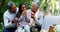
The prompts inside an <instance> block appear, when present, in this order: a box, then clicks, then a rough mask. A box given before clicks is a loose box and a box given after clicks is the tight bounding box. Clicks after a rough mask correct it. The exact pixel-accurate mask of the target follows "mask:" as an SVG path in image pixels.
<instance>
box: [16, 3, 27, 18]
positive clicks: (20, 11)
mask: <svg viewBox="0 0 60 32" xmlns="http://www.w3.org/2000/svg"><path fill="white" fill-rule="evenodd" d="M22 5H25V4H24V3H20V5H19V11H18V13H17V15H16V17H17V18H19V17H20V15H21V13H22V12H23V11H22V10H21V7H22ZM25 6H26V5H25Z"/></svg>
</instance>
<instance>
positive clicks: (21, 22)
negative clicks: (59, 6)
mask: <svg viewBox="0 0 60 32" xmlns="http://www.w3.org/2000/svg"><path fill="white" fill-rule="evenodd" d="M26 14H27V13H26V5H25V4H24V3H22V4H20V5H19V12H18V14H17V16H16V17H17V18H18V29H17V31H18V32H22V30H23V29H24V30H25V32H30V27H29V23H30V20H29V18H27V15H26Z"/></svg>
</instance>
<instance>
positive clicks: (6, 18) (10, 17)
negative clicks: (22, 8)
mask: <svg viewBox="0 0 60 32" xmlns="http://www.w3.org/2000/svg"><path fill="white" fill-rule="evenodd" d="M17 12H18V8H17V9H16V13H10V12H9V10H7V11H6V12H5V13H4V14H3V18H4V26H9V25H11V24H12V22H11V21H12V20H13V19H14V18H15V17H16V14H17Z"/></svg>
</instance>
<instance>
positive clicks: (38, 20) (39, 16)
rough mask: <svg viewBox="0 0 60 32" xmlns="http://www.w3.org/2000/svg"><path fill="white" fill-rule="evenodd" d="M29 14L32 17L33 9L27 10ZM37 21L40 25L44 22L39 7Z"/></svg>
mask: <svg viewBox="0 0 60 32" xmlns="http://www.w3.org/2000/svg"><path fill="white" fill-rule="evenodd" d="M27 16H28V17H31V10H27ZM35 23H36V24H38V25H42V24H43V13H42V12H40V11H39V9H38V10H37V12H36V13H35Z"/></svg>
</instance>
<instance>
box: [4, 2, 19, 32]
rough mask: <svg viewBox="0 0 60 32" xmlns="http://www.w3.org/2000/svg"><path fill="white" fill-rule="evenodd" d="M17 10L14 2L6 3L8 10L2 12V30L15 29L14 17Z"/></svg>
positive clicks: (10, 31)
mask: <svg viewBox="0 0 60 32" xmlns="http://www.w3.org/2000/svg"><path fill="white" fill-rule="evenodd" d="M17 12H18V8H16V6H15V4H14V3H13V2H12V1H10V2H9V3H8V10H7V11H6V12H5V13H4V14H3V18H4V28H5V29H4V32H14V31H15V29H16V24H15V23H14V21H16V20H15V19H14V18H15V16H16V14H17Z"/></svg>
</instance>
